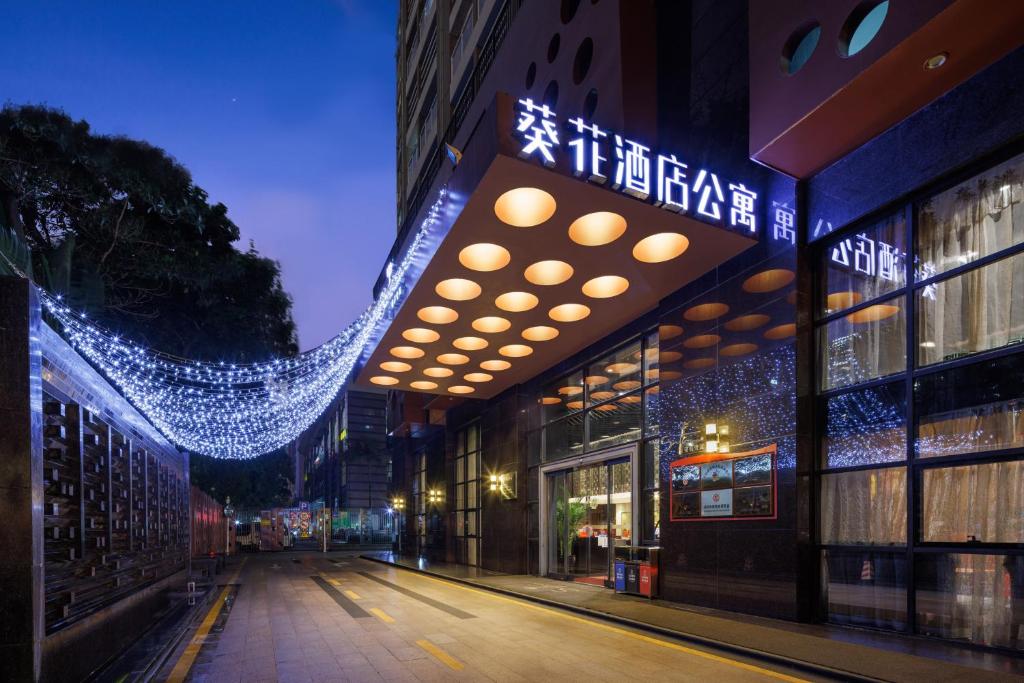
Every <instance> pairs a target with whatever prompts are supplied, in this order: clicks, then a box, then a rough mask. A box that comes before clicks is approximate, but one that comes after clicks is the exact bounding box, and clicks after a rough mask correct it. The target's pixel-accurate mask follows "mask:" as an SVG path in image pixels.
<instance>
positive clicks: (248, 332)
mask: <svg viewBox="0 0 1024 683" xmlns="http://www.w3.org/2000/svg"><path fill="white" fill-rule="evenodd" d="M0 210H2V213H0V221H2V222H3V223H4V224H6V226H8V227H9V228H11V229H13V230H14V232H15V234H16V235H17V236H18V237H19V238H20V239H21V240H23V241H24V242H25V244H27V245H28V247H29V248H30V249H31V251H32V260H33V263H32V265H33V272H34V274H35V278H36V280H37V282H38V283H39V284H41V285H42V286H44V287H47V288H48V289H50V290H51V291H53V292H55V293H61V294H64V295H65V296H67V298H68V299H69V300H70V301H71V302H72V303H73V304H74V305H76V306H80V307H83V308H85V309H87V310H88V311H89V312H90V313H91V314H92V315H93V316H94V317H95V318H96V319H98V320H99V321H100V322H101V323H102V324H104V325H105V326H107V327H109V328H111V329H114V330H117V331H118V332H121V333H123V334H124V335H125V336H128V337H131V338H132V339H134V340H136V341H139V342H142V343H145V344H147V345H149V346H151V347H153V348H156V349H159V350H161V351H165V352H167V353H172V354H176V355H179V356H183V357H188V358H196V359H205V360H225V361H230V362H252V361H258V360H264V359H266V358H269V357H273V356H283V355H292V354H294V353H295V352H296V351H297V344H296V336H295V325H294V323H293V322H292V318H291V299H290V298H289V296H288V295H287V294H286V293H285V291H284V289H283V288H282V286H281V279H280V268H279V266H278V264H277V263H275V262H274V261H272V260H270V259H267V258H264V257H262V256H261V255H260V254H259V253H258V252H257V251H256V250H255V248H254V247H253V246H252V245H251V244H250V247H249V249H248V250H246V251H240V250H238V249H236V248H235V246H234V243H235V242H236V241H237V240H238V238H239V231H238V227H237V226H236V225H235V224H234V223H233V222H232V221H231V219H230V218H228V213H227V208H226V207H225V206H224V205H223V204H220V203H216V204H211V203H210V202H209V200H208V196H207V194H206V192H205V191H204V190H203V189H202V188H201V187H199V186H198V185H196V184H195V183H193V182H192V177H191V175H190V174H189V172H188V171H187V170H186V169H185V168H184V167H183V166H182V165H181V164H179V163H178V162H177V161H176V160H175V159H173V158H172V157H171V156H170V155H168V154H167V153H166V152H164V151H163V150H162V149H159V148H157V147H154V146H152V145H150V144H148V143H146V142H142V141H139V140H131V139H128V138H125V137H112V136H104V135H96V134H94V133H93V132H92V131H91V130H90V129H89V124H88V123H86V122H84V121H75V120H73V119H71V117H69V116H68V115H67V114H65V113H64V112H62V111H59V110H55V109H50V108H46V107H38V106H17V107H16V106H6V107H4V108H3V109H2V110H0Z"/></svg>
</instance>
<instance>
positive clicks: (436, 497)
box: [427, 489, 444, 505]
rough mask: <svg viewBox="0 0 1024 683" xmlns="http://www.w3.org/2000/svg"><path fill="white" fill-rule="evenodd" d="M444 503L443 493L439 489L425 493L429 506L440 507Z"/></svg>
mask: <svg viewBox="0 0 1024 683" xmlns="http://www.w3.org/2000/svg"><path fill="white" fill-rule="evenodd" d="M443 501H444V492H443V491H441V490H440V489H430V490H429V491H427V502H428V503H430V504H431V505H440V504H441V503H442V502H443Z"/></svg>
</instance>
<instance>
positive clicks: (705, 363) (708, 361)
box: [683, 358, 715, 370]
mask: <svg viewBox="0 0 1024 683" xmlns="http://www.w3.org/2000/svg"><path fill="white" fill-rule="evenodd" d="M714 364H715V359H714V358H694V359H693V360H688V361H686V362H685V363H683V367H686V368H689V369H690V370H700V369H702V368H710V367H711V366H712V365H714Z"/></svg>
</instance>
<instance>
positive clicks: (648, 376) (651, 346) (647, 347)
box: [644, 332, 659, 384]
mask: <svg viewBox="0 0 1024 683" xmlns="http://www.w3.org/2000/svg"><path fill="white" fill-rule="evenodd" d="M658 353H659V344H658V332H651V333H650V334H648V335H647V337H646V338H645V340H644V384H651V383H652V382H657V381H658Z"/></svg>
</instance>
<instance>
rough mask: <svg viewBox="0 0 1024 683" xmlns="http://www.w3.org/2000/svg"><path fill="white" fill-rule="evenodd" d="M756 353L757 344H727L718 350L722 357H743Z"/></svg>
mask: <svg viewBox="0 0 1024 683" xmlns="http://www.w3.org/2000/svg"><path fill="white" fill-rule="evenodd" d="M754 351H757V344H729V345H728V346H723V347H722V348H720V349H719V350H718V352H719V353H720V354H722V355H723V356H745V355H747V354H748V353H753V352H754Z"/></svg>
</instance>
